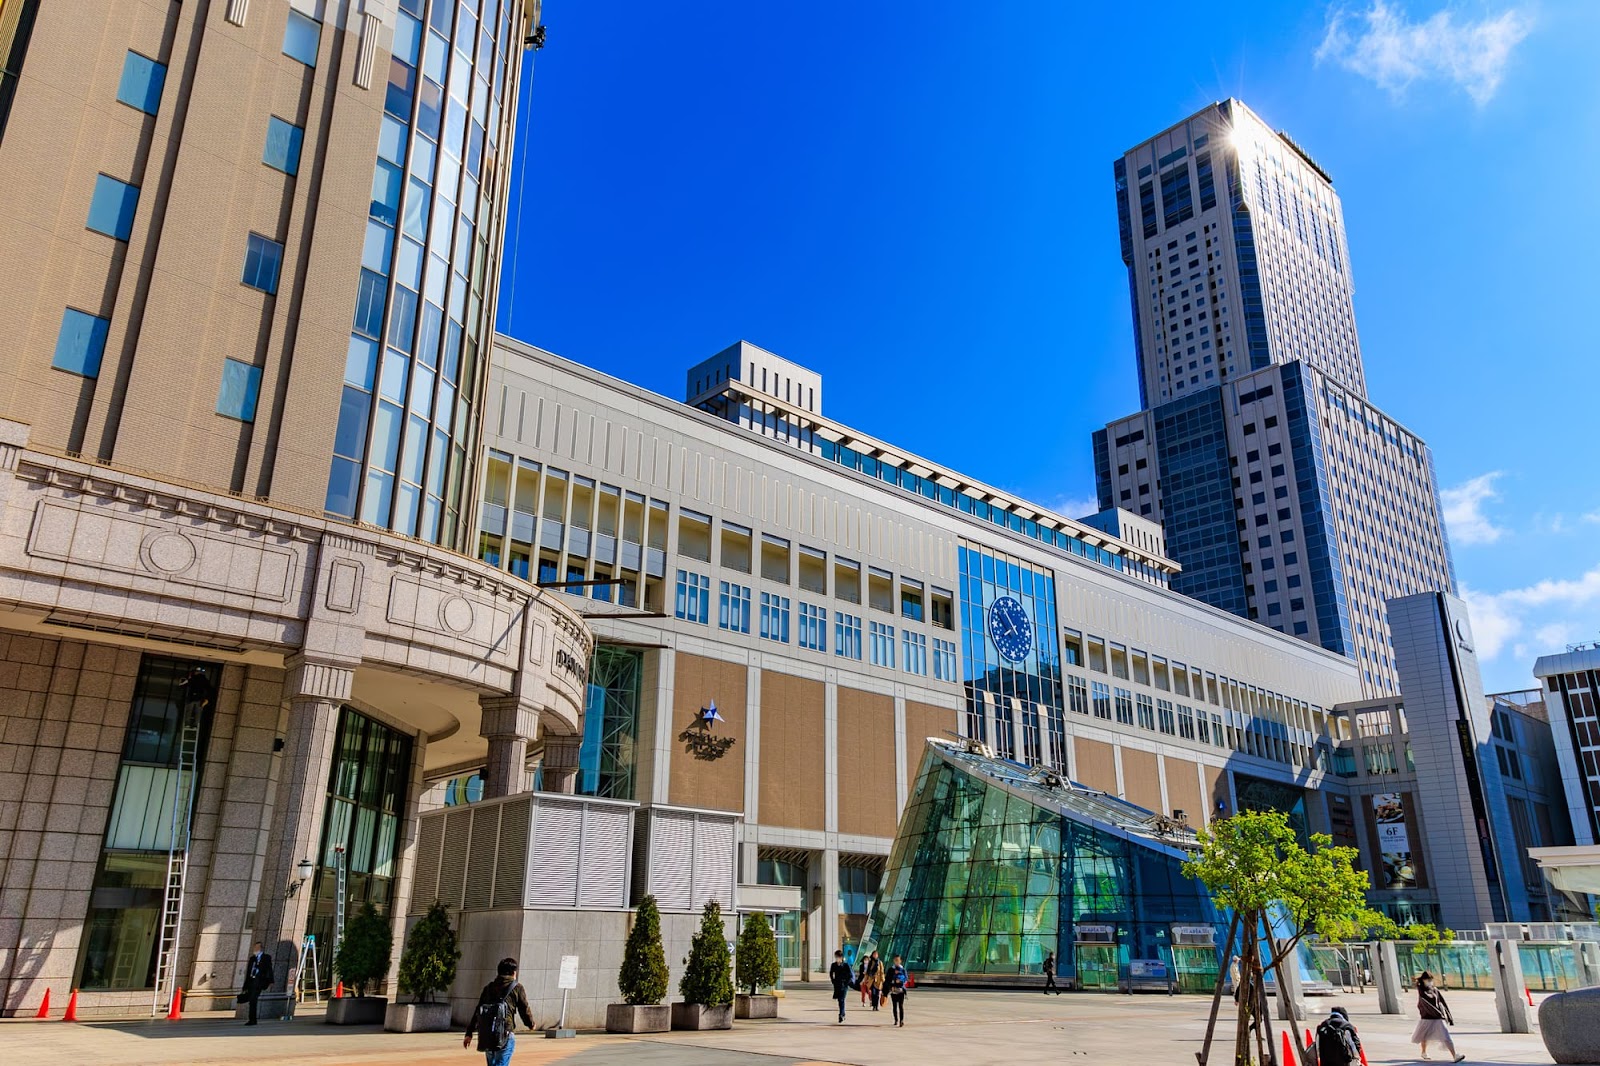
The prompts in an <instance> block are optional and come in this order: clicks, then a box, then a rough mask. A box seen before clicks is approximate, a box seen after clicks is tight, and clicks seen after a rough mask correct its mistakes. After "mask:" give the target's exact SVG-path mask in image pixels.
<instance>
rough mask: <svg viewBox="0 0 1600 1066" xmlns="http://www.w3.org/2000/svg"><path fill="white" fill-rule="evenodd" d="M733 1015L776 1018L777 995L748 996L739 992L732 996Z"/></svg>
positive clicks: (737, 1016) (738, 1016) (736, 1016)
mask: <svg viewBox="0 0 1600 1066" xmlns="http://www.w3.org/2000/svg"><path fill="white" fill-rule="evenodd" d="M733 1016H734V1017H735V1018H776V1017H777V1016H778V997H777V996H762V995H756V996H750V995H746V994H744V993H743V992H741V993H739V994H738V995H736V996H734V997H733Z"/></svg>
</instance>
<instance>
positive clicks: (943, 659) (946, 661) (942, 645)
mask: <svg viewBox="0 0 1600 1066" xmlns="http://www.w3.org/2000/svg"><path fill="white" fill-rule="evenodd" d="M933 679H934V680H935V681H960V680H961V678H960V677H959V676H957V674H956V645H955V641H951V640H940V639H939V638H938V637H934V638H933Z"/></svg>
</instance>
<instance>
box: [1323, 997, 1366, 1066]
mask: <svg viewBox="0 0 1600 1066" xmlns="http://www.w3.org/2000/svg"><path fill="white" fill-rule="evenodd" d="M1360 1062H1361V1037H1360V1036H1359V1035H1357V1034H1356V1027H1355V1026H1353V1025H1351V1024H1350V1012H1349V1011H1347V1010H1345V1009H1344V1008H1343V1007H1334V1008H1333V1009H1332V1010H1330V1011H1329V1012H1328V1020H1327V1021H1325V1022H1323V1023H1322V1024H1321V1025H1319V1026H1317V1066H1360Z"/></svg>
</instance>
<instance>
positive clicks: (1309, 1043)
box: [1306, 1029, 1311, 1047]
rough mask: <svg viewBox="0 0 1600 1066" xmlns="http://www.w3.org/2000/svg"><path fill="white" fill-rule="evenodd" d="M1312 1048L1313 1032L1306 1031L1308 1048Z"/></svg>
mask: <svg viewBox="0 0 1600 1066" xmlns="http://www.w3.org/2000/svg"><path fill="white" fill-rule="evenodd" d="M1310 1046H1311V1030H1310V1029H1307V1030H1306V1047H1310Z"/></svg>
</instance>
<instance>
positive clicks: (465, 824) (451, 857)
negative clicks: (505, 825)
mask: <svg viewBox="0 0 1600 1066" xmlns="http://www.w3.org/2000/svg"><path fill="white" fill-rule="evenodd" d="M471 836H472V812H471V811H470V810H466V811H451V812H450V813H449V814H446V815H445V816H444V845H443V847H442V848H441V849H440V859H439V891H438V898H439V901H440V902H442V903H443V904H444V905H445V906H447V907H449V908H451V909H452V910H457V911H459V910H460V909H461V894H462V881H463V880H464V878H465V877H466V872H467V843H468V841H469V839H470V838H471Z"/></svg>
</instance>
